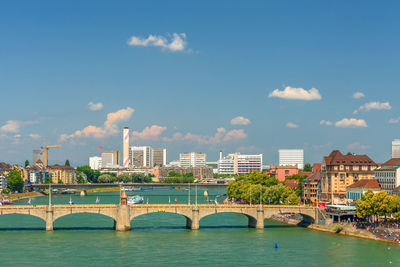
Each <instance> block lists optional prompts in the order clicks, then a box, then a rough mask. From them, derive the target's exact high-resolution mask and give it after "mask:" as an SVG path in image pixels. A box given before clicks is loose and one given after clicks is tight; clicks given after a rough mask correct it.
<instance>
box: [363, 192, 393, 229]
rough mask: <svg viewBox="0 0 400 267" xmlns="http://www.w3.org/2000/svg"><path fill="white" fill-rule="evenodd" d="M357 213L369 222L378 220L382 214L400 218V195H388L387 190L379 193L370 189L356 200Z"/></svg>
mask: <svg viewBox="0 0 400 267" xmlns="http://www.w3.org/2000/svg"><path fill="white" fill-rule="evenodd" d="M356 215H357V217H358V218H362V219H366V220H367V221H369V222H377V221H378V220H379V217H380V216H384V217H385V220H386V219H387V217H391V216H393V217H394V218H396V219H400V197H398V196H396V195H388V194H387V193H386V192H385V191H379V192H377V193H374V192H372V191H371V190H369V191H368V192H367V193H365V194H364V195H363V196H362V198H361V199H359V200H357V201H356Z"/></svg>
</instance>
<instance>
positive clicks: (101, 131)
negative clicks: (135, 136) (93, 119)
mask: <svg viewBox="0 0 400 267" xmlns="http://www.w3.org/2000/svg"><path fill="white" fill-rule="evenodd" d="M133 112H134V109H133V108H130V107H127V108H125V109H120V110H118V111H116V112H111V113H108V114H107V120H106V121H105V122H104V126H103V127H97V126H93V125H89V126H86V127H85V128H83V129H82V130H77V131H75V132H74V133H72V134H62V135H60V141H62V142H63V141H73V139H75V138H97V139H99V138H106V137H109V136H112V135H116V134H118V133H119V132H120V129H118V124H119V123H120V122H123V121H127V120H129V119H130V118H131V116H132V114H133Z"/></svg>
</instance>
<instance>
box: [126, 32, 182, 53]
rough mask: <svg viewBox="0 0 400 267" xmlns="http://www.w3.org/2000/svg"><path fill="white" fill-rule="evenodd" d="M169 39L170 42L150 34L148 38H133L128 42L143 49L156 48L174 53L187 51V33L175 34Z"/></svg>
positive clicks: (162, 37)
mask: <svg viewBox="0 0 400 267" xmlns="http://www.w3.org/2000/svg"><path fill="white" fill-rule="evenodd" d="M169 37H170V38H169V39H170V40H168V39H167V38H166V37H164V36H161V35H151V34H150V35H149V37H147V38H142V37H137V36H132V37H131V38H130V39H129V41H128V45H130V46H143V47H148V46H156V47H161V48H162V49H163V50H169V51H172V52H177V51H185V49H186V46H187V42H186V34H185V33H173V34H172V37H171V36H169Z"/></svg>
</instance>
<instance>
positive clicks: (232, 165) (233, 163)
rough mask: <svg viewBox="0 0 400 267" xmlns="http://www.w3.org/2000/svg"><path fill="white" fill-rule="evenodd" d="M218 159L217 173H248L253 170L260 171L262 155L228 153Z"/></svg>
mask: <svg viewBox="0 0 400 267" xmlns="http://www.w3.org/2000/svg"><path fill="white" fill-rule="evenodd" d="M220 158H221V159H220V160H219V161H218V173H219V174H239V175H240V174H248V173H251V172H253V171H259V172H261V171H262V166H263V164H262V163H263V160H262V158H263V155H262V154H259V155H241V154H240V153H235V154H229V155H227V156H226V157H224V158H222V157H220Z"/></svg>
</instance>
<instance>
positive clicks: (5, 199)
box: [2, 197, 14, 205]
mask: <svg viewBox="0 0 400 267" xmlns="http://www.w3.org/2000/svg"><path fill="white" fill-rule="evenodd" d="M13 203H14V202H13V201H12V200H11V199H9V198H8V197H5V198H3V201H2V204H3V205H10V204H13Z"/></svg>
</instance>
